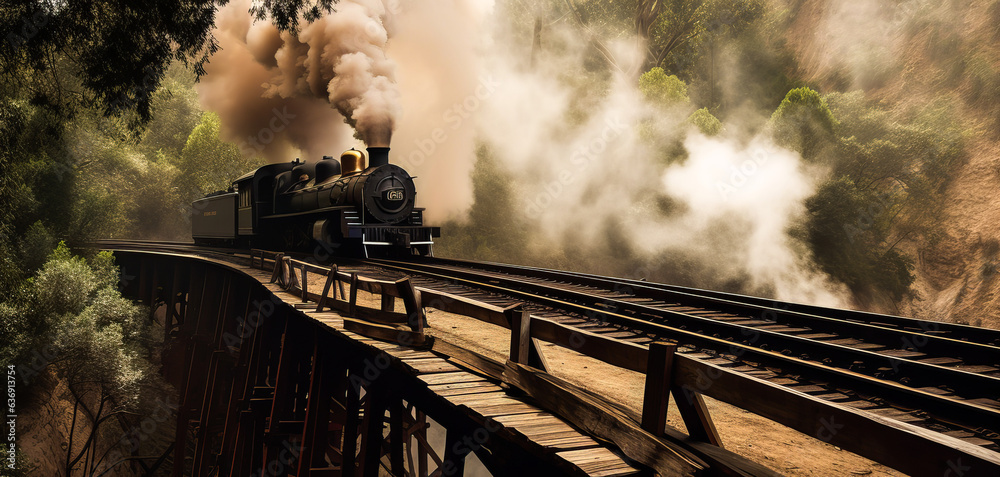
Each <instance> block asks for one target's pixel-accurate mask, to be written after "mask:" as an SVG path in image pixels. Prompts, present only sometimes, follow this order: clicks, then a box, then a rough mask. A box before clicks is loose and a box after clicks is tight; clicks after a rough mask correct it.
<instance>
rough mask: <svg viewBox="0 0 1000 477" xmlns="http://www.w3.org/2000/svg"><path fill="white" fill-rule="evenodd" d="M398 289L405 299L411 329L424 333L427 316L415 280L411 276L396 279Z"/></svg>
mask: <svg viewBox="0 0 1000 477" xmlns="http://www.w3.org/2000/svg"><path fill="white" fill-rule="evenodd" d="M396 289H397V290H398V291H399V294H400V297H401V298H402V300H403V306H404V308H406V316H407V322H408V323H409V325H410V330H412V331H413V332H414V333H420V334H423V332H424V326H425V325H426V323H427V317H426V316H424V305H423V303H421V302H420V301H421V300H420V292H418V291H417V289H416V288H415V287H414V286H413V282H412V281H410V278H409V277H404V278H401V279H399V280H396ZM382 296H383V297H384V296H385V295H384V294H383V295H382ZM386 311H391V310H386Z"/></svg>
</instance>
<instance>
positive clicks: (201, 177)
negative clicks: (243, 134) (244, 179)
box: [177, 111, 262, 199]
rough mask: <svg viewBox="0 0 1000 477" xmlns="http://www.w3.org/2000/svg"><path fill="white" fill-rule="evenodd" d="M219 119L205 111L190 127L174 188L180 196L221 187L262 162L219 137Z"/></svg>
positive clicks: (220, 124)
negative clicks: (246, 156) (179, 191)
mask: <svg viewBox="0 0 1000 477" xmlns="http://www.w3.org/2000/svg"><path fill="white" fill-rule="evenodd" d="M221 127H222V121H221V120H220V119H219V115H218V114H216V113H214V112H211V111H209V112H205V113H203V114H202V116H201V121H199V122H198V125H197V126H195V128H194V129H193V130H192V131H191V135H190V136H188V139H187V142H186V143H185V144H184V149H183V150H182V151H181V157H180V164H179V165H178V168H179V169H180V170H181V171H182V172H181V174H180V175H179V176H178V178H177V180H178V184H177V186H178V189H180V190H181V191H182V192H181V195H182V198H187V199H194V198H197V197H200V196H202V195H204V194H207V193H210V192H215V191H218V190H225V189H226V188H228V187H229V185H230V184H231V183H232V181H233V179H235V178H237V177H239V176H241V175H243V174H245V173H246V172H248V171H250V170H253V169H255V168H257V167H259V166H260V165H262V160H261V159H260V158H259V157H256V158H245V157H243V154H241V153H240V149H239V147H237V146H236V145H235V144H232V143H228V142H225V141H223V140H222V139H221V138H220V137H219V131H220V130H221Z"/></svg>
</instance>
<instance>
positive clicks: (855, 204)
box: [804, 177, 913, 300]
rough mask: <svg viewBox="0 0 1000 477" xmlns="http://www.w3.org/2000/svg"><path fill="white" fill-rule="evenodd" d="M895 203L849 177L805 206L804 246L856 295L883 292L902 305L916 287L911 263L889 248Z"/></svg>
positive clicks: (833, 183)
mask: <svg viewBox="0 0 1000 477" xmlns="http://www.w3.org/2000/svg"><path fill="white" fill-rule="evenodd" d="M897 207H898V206H897V205H896V200H894V198H893V197H891V196H880V195H878V193H877V192H876V191H873V190H867V191H866V190H862V189H859V188H858V187H857V185H856V184H855V183H854V182H853V181H852V180H851V179H850V178H847V177H841V178H839V179H837V180H833V181H830V182H827V183H826V184H824V185H823V186H821V187H820V189H819V190H818V191H817V192H816V195H814V196H813V197H810V198H809V199H808V200H807V201H806V209H807V210H808V219H807V222H806V223H807V225H806V229H805V232H804V235H805V237H804V238H805V241H806V243H807V244H809V246H810V248H811V249H812V250H813V252H814V257H815V260H816V263H817V264H818V265H819V266H820V267H821V268H822V269H823V271H825V272H826V273H828V274H830V276H831V277H833V278H835V279H836V280H838V281H840V282H842V283H844V284H845V285H847V286H848V287H850V288H851V290H852V291H854V292H855V293H866V292H870V291H872V290H881V291H884V292H886V293H888V294H889V295H890V296H891V297H892V298H893V299H895V300H899V299H900V298H902V296H903V295H904V294H905V293H906V292H907V291H908V290H909V286H910V283H912V282H913V275H912V273H911V271H912V269H913V265H912V263H911V261H910V260H909V259H908V258H906V257H905V256H903V255H902V254H901V253H900V252H899V251H897V250H895V249H893V248H891V244H889V243H888V239H889V237H890V234H891V233H892V225H893V224H892V222H891V216H892V213H893V212H896V208H897Z"/></svg>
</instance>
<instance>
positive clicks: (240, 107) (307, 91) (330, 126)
mask: <svg viewBox="0 0 1000 477" xmlns="http://www.w3.org/2000/svg"><path fill="white" fill-rule="evenodd" d="M249 7H250V2H249V1H236V2H231V3H230V4H228V5H226V6H225V7H223V8H222V9H221V10H220V13H219V18H218V21H217V23H216V31H215V36H216V38H218V40H219V44H220V47H221V48H220V51H219V52H218V53H217V54H216V55H214V56H213V57H212V58H211V61H210V63H209V64H208V65H206V68H205V69H206V72H207V74H206V75H205V77H204V78H203V80H202V83H201V84H200V86H199V95H200V97H201V98H202V102H203V104H204V105H205V107H206V108H208V109H211V110H214V111H217V112H218V113H219V114H220V116H221V117H222V119H223V125H224V131H225V134H226V137H227V139H230V140H233V141H235V142H237V143H239V144H240V145H241V149H242V150H243V152H244V153H245V154H263V155H264V156H266V157H267V158H268V159H270V160H272V161H286V160H289V156H290V155H291V154H292V152H293V150H295V149H298V150H300V151H302V152H304V153H306V155H307V159H318V156H321V155H323V154H331V153H336V152H339V151H341V150H343V149H346V148H347V147H349V146H351V145H356V144H354V141H352V140H351V139H350V136H351V134H352V133H351V130H352V129H353V135H354V136H355V138H356V139H358V140H360V141H361V142H363V143H364V144H365V145H368V146H388V145H389V142H390V140H391V138H392V133H393V130H394V129H395V125H396V122H397V121H398V118H399V115H400V112H401V111H400V107H399V91H398V88H397V86H396V83H395V72H394V69H395V66H394V64H393V63H392V61H391V60H389V58H388V57H387V56H386V54H385V47H386V43H387V41H388V34H387V32H386V29H385V26H384V25H385V23H388V21H389V19H388V15H389V13H388V12H387V11H386V9H385V7H384V5H383V4H382V3H381V2H379V1H375V0H345V1H342V2H340V3H338V4H337V6H336V11H335V12H332V13H330V14H327V15H325V16H323V17H321V18H319V19H317V20H316V21H314V22H311V23H309V24H307V25H305V26H303V27H302V29H301V31H299V32H298V34H297V35H296V34H293V33H289V32H279V31H278V30H277V29H276V28H275V27H274V26H272V25H271V24H270V23H269V22H266V21H262V22H254V21H253V20H252V18H251V15H250V13H249ZM345 122H346V124H347V125H348V126H349V127H345V126H344V125H343V123H345Z"/></svg>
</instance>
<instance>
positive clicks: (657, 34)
mask: <svg viewBox="0 0 1000 477" xmlns="http://www.w3.org/2000/svg"><path fill="white" fill-rule="evenodd" d="M564 1H565V3H566V5H567V6H568V8H569V9H570V12H571V13H572V14H573V17H574V18H575V19H576V20H577V22H578V23H580V24H581V25H582V26H584V27H586V28H589V29H593V30H598V31H600V32H601V33H606V32H608V31H613V32H616V33H617V35H611V36H621V35H622V34H623V33H624V32H628V33H631V34H633V35H635V36H636V37H637V38H638V39H639V40H640V41H642V42H643V43H644V45H645V48H646V55H645V58H644V59H643V62H642V63H641V64H638V65H620V64H618V60H617V59H616V58H615V57H614V55H613V54H612V53H611V50H610V49H609V48H608V47H607V46H606V45H605V44H604V41H602V40H601V39H600V36H602V35H598V34H597V33H598V32H597V31H595V32H594V34H593V35H592V38H591V41H592V43H593V44H594V46H595V47H596V48H598V50H600V51H601V53H602V54H603V55H604V56H605V58H606V59H608V61H609V62H610V63H612V64H614V65H615V66H617V67H619V69H621V70H623V71H643V70H645V69H648V68H651V67H656V66H662V65H663V63H664V61H665V60H666V59H667V57H668V56H669V55H670V54H671V53H674V52H676V51H678V50H679V49H681V48H682V47H685V46H692V45H693V43H696V42H698V41H699V40H701V39H702V38H703V37H704V36H705V35H706V34H715V33H736V32H739V31H741V30H742V29H743V28H745V27H746V26H747V25H749V24H750V23H752V22H753V21H754V20H756V19H757V18H759V17H760V16H761V15H762V14H763V12H764V2H763V1H762V0H736V1H725V0H666V1H663V0H636V1H631V2H606V1H599V0H587V1H580V2H575V1H573V0H564Z"/></svg>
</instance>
